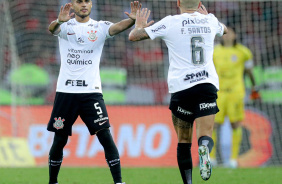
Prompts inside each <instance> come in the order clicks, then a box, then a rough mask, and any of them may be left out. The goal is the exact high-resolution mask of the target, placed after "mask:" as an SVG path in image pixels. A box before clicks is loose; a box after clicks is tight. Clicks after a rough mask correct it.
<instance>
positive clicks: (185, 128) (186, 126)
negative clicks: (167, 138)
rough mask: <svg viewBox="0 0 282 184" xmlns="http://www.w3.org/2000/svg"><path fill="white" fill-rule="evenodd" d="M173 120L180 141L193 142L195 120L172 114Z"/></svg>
mask: <svg viewBox="0 0 282 184" xmlns="http://www.w3.org/2000/svg"><path fill="white" fill-rule="evenodd" d="M172 122H173V125H174V129H175V131H176V134H177V138H178V142H179V143H192V135H193V122H187V121H183V120H181V119H179V118H177V117H176V116H174V115H173V114H172Z"/></svg>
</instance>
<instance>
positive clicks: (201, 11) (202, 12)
mask: <svg viewBox="0 0 282 184" xmlns="http://www.w3.org/2000/svg"><path fill="white" fill-rule="evenodd" d="M197 12H199V13H201V14H204V15H208V14H209V13H208V11H207V9H206V7H205V6H204V5H203V4H202V3H201V4H200V6H199V8H198V10H197ZM221 24H222V25H223V27H224V31H223V34H226V33H227V32H228V29H227V27H226V26H225V25H224V24H223V23H221Z"/></svg>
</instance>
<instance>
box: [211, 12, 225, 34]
mask: <svg viewBox="0 0 282 184" xmlns="http://www.w3.org/2000/svg"><path fill="white" fill-rule="evenodd" d="M208 16H209V17H211V18H212V20H213V24H214V26H215V30H216V36H222V35H223V33H224V26H223V24H222V23H220V22H219V21H218V19H217V18H216V17H215V16H214V15H213V14H212V13H209V14H208Z"/></svg>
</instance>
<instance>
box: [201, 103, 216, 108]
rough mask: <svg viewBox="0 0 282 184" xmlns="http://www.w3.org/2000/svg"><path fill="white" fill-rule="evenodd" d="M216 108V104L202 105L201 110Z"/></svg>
mask: <svg viewBox="0 0 282 184" xmlns="http://www.w3.org/2000/svg"><path fill="white" fill-rule="evenodd" d="M215 107H216V103H215V102H213V103H201V104H200V110H205V109H211V108H215Z"/></svg>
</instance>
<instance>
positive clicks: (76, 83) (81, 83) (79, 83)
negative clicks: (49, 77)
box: [65, 79, 88, 87]
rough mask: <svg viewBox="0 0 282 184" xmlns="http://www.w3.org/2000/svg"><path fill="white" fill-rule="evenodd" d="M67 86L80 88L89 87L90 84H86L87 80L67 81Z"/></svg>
mask: <svg viewBox="0 0 282 184" xmlns="http://www.w3.org/2000/svg"><path fill="white" fill-rule="evenodd" d="M65 85H66V86H69V85H71V86H78V87H87V86H88V84H86V82H85V80H70V79H69V80H67V81H66V83H65Z"/></svg>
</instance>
